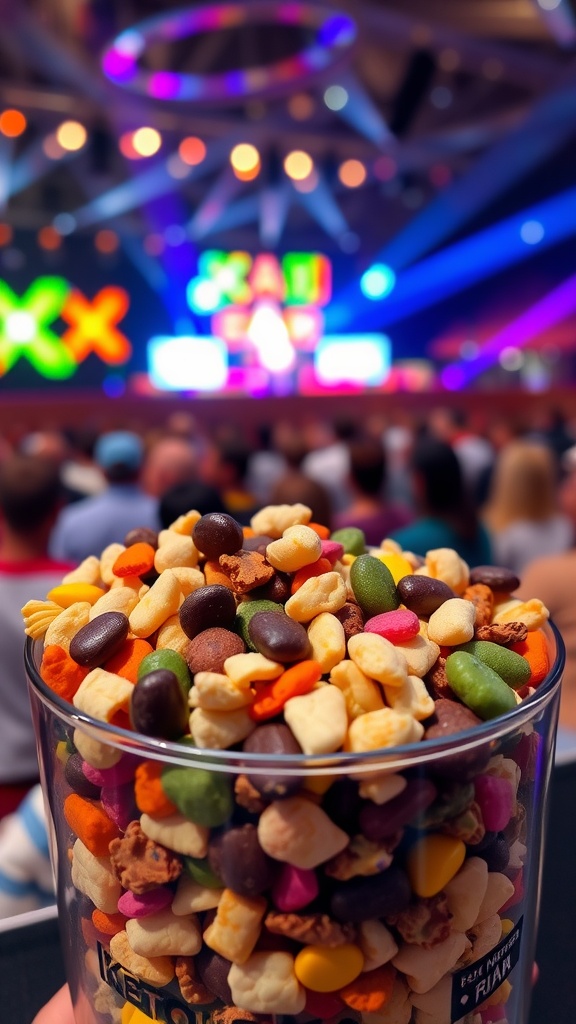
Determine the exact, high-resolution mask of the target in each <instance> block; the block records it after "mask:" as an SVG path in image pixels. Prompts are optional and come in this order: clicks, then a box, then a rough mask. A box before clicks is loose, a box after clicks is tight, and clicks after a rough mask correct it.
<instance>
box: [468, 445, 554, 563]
mask: <svg viewBox="0 0 576 1024" xmlns="http://www.w3.org/2000/svg"><path fill="white" fill-rule="evenodd" d="M557 485H558V465H557V461H556V458H555V456H554V454H553V452H552V451H551V450H550V448H548V446H547V445H544V444H540V443H538V442H534V441H525V440H517V441H511V442H510V443H509V444H507V445H506V447H505V448H503V449H502V451H501V452H500V453H499V455H498V458H497V461H496V465H495V467H494V475H493V478H492V483H491V487H490V494H489V498H488V503H487V505H486V506H485V509H484V512H483V520H484V523H485V524H486V526H487V527H488V530H489V531H490V535H491V537H492V546H493V553H494V561H495V562H496V563H497V564H499V565H505V566H508V568H510V569H513V570H514V572H516V573H521V572H522V570H523V569H524V567H525V566H526V565H528V563H529V562H531V561H533V560H534V559H535V558H540V557H541V556H543V555H553V554H558V553H560V552H562V551H566V550H567V549H568V548H569V547H570V546H571V544H572V539H573V525H572V523H571V522H570V520H569V519H568V518H567V516H565V515H563V514H562V513H561V512H560V511H559V510H558V503H557Z"/></svg>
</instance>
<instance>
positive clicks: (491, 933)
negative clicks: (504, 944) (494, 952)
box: [462, 914, 502, 966]
mask: <svg viewBox="0 0 576 1024" xmlns="http://www.w3.org/2000/svg"><path fill="white" fill-rule="evenodd" d="M467 934H468V938H469V939H470V940H471V942H472V948H471V949H470V950H469V951H468V952H467V953H466V957H465V960H464V963H463V964H462V966H464V965H465V964H467V963H473V962H474V960H479V959H480V957H481V956H484V954H485V953H489V952H490V950H491V949H494V946H495V945H496V943H497V942H499V941H500V938H501V936H502V921H501V918H500V915H499V914H492V917H487V918H485V919H484V921H478V922H477V924H475V925H474V926H473V927H472V928H470V930H469V931H468V933H467Z"/></svg>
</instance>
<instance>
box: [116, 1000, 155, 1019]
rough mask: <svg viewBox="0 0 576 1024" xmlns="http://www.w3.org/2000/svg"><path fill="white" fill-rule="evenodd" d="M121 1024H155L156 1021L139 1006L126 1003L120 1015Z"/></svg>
mask: <svg viewBox="0 0 576 1024" xmlns="http://www.w3.org/2000/svg"><path fill="white" fill-rule="evenodd" d="M120 1024H154V1021H153V1019H152V1017H149V1016H148V1014H147V1013H144V1012H143V1011H142V1010H140V1009H139V1008H138V1007H137V1006H134V1005H133V1004H132V1003H124V1006H123V1007H122V1013H121V1014H120Z"/></svg>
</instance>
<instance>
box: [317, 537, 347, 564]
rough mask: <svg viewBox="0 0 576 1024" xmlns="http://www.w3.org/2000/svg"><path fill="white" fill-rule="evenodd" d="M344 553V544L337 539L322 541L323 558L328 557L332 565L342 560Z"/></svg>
mask: <svg viewBox="0 0 576 1024" xmlns="http://www.w3.org/2000/svg"><path fill="white" fill-rule="evenodd" d="M343 554H344V545H343V544H339V543H338V541H337V540H323V541H322V558H327V559H328V561H329V562H330V563H331V564H332V565H335V564H336V562H338V561H340V559H341V558H342V555H343Z"/></svg>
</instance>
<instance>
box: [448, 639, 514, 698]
mask: <svg viewBox="0 0 576 1024" xmlns="http://www.w3.org/2000/svg"><path fill="white" fill-rule="evenodd" d="M458 650H459V651H466V653H467V654H473V655H474V657H475V658H478V659H479V661H483V662H484V664H485V665H489V666H490V668H493V669H494V671H495V672H497V673H498V675H499V676H500V678H501V679H503V680H504V682H505V683H508V686H511V687H512V689H513V690H521V689H522V687H523V686H525V685H526V683H527V682H528V680H529V679H530V674H531V669H530V665H529V664H528V662H527V661H526V658H523V657H522V655H521V654H516V651H510V650H508V648H507V647H502V645H501V644H493V643H492V642H491V641H490V640H469V641H468V643H467V644H460V645H459V646H458Z"/></svg>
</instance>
